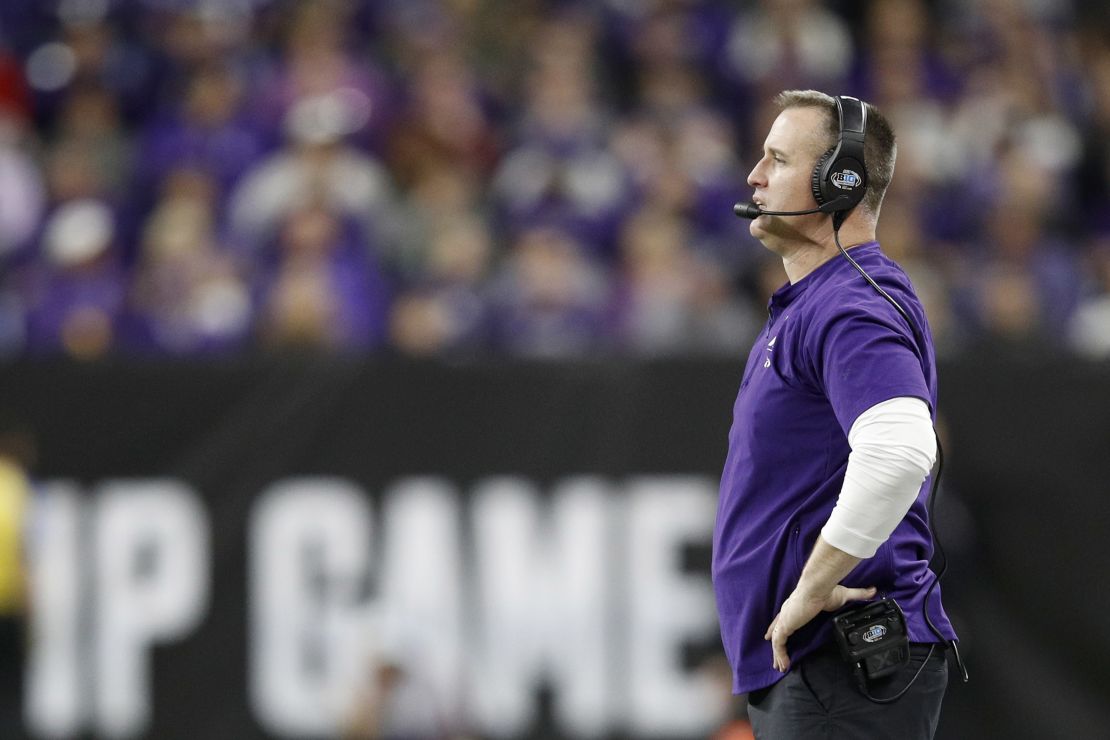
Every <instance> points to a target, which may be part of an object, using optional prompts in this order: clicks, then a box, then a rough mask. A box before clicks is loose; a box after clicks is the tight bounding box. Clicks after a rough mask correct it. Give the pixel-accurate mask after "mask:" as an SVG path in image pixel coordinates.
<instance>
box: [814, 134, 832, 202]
mask: <svg viewBox="0 0 1110 740" xmlns="http://www.w3.org/2000/svg"><path fill="white" fill-rule="evenodd" d="M835 151H836V147H833V148H831V149H829V150H828V151H827V152H825V153H824V154H822V155H821V156H820V157H818V159H817V164H815V165H813V176H812V177H811V178H810V188H811V189H812V190H813V199H814V200H815V201H817V205H819V206H823V205H825V200H826V199H825V193H824V189H823V188H822V187H821V173H822V171H823V170H824V169H825V163H826V162H828V161H829V157H831V156H832V155H833V152H835Z"/></svg>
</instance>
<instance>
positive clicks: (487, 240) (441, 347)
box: [390, 218, 493, 356]
mask: <svg viewBox="0 0 1110 740" xmlns="http://www.w3.org/2000/svg"><path fill="white" fill-rule="evenodd" d="M492 246H493V245H492V241H491V236H490V233H489V231H488V229H487V228H486V225H485V223H484V222H482V221H481V220H479V219H476V218H471V219H468V220H465V221H463V222H456V223H451V224H445V225H444V227H443V228H441V229H440V230H439V231H438V232H437V233H436V234H434V235H433V236H432V239H431V251H430V253H429V255H428V261H427V266H426V268H425V270H424V277H423V279H422V280H421V281H420V282H419V283H418V284H417V285H416V286H414V287H413V288H412V289H411V290H409V291H408V292H407V293H405V294H404V295H402V296H401V297H399V298H398V299H397V303H396V305H395V306H394V309H393V314H392V319H391V329H390V333H391V337H392V340H393V343H394V345H395V346H396V347H397V348H398V349H399V350H401V351H402V352H404V353H406V354H412V355H452V356H458V355H460V354H468V353H473V352H475V351H482V350H485V349H486V348H487V344H488V333H489V322H490V307H489V296H488V290H487V288H486V286H485V281H486V278H487V276H488V274H489V271H490V264H491V260H492V257H493V253H492Z"/></svg>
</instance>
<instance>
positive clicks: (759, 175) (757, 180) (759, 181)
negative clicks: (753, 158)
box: [748, 160, 765, 188]
mask: <svg viewBox="0 0 1110 740" xmlns="http://www.w3.org/2000/svg"><path fill="white" fill-rule="evenodd" d="M762 164H763V160H760V161H759V162H756V163H755V167H752V171H751V172H749V173H748V184H749V185H751V186H752V187H753V188H754V187H759V186H760V185H763V184H764V182H765V181H764V178H763V170H762V169H761V166H762Z"/></svg>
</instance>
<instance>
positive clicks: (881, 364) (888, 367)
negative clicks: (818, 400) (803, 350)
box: [816, 308, 932, 434]
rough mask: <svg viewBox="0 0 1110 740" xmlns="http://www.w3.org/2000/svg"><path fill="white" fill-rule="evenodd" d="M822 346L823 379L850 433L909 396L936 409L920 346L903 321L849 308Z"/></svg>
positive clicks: (843, 426) (836, 320)
mask: <svg viewBox="0 0 1110 740" xmlns="http://www.w3.org/2000/svg"><path fill="white" fill-rule="evenodd" d="M892 310H893V309H892ZM817 346H818V348H819V349H818V355H817V368H816V369H817V373H818V377H819V380H820V382H821V384H822V385H823V386H824V392H825V395H826V397H827V398H828V399H829V403H830V404H831V405H832V409H833V413H834V414H836V418H837V421H839V422H840V427H841V429H843V430H844V433H845V434H847V433H848V430H849V429H851V428H852V424H853V423H854V422H855V420H856V419H857V418H858V417H859V415H860V414H862V413H863V412H864V411H866V410H867V409H869V408H871V407H872V406H875V405H876V404H879V403H882V402H883V401H888V400H890V399H892V398H898V397H903V396H904V397H908V398H920V399H921V400H922V401H924V402H925V403H926V404H927V405H930V406H931V405H932V396H931V394H930V393H929V387H928V384H927V383H926V380H925V374H924V371H923V370H922V361H921V358H920V357H919V355H918V348H917V346H916V342H915V341H914V339H913V335H912V333H911V330H910V329H909V327H908V326H905V322H904V321H903V320H902V319H901V318H900V317H898V316H887V315H886V314H874V313H869V312H867V311H866V310H864V309H863V308H859V309H849V310H847V311H845V312H843V313H841V314H839V315H838V316H836V317H834V318H833V320H832V321H830V322H829V323H828V324H827V325H826V326H825V327H824V333H823V335H822V336H821V337H820V339H819V342H818V345H817Z"/></svg>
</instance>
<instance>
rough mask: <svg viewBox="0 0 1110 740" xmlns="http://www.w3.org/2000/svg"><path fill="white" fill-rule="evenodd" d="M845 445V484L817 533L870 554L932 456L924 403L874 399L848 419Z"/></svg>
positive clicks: (904, 507)
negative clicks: (851, 419) (850, 421)
mask: <svg viewBox="0 0 1110 740" xmlns="http://www.w3.org/2000/svg"><path fill="white" fill-rule="evenodd" d="M848 445H849V446H850V447H851V448H852V451H851V453H850V454H849V455H848V467H847V469H846V470H845V472H844V486H843V488H841V490H840V497H839V498H838V499H837V502H836V506H835V507H834V508H833V511H832V514H831V515H830V516H829V520H828V522H826V523H825V526H824V528H823V529H822V530H821V536H822V537H824V539H825V541H826V542H828V543H829V544H830V545H832V546H833V547H836V548H838V549H840V550H843V551H844V552H846V553H848V554H849V555H854V556H855V557H858V558H869V557H872V556H873V555H874V554H875V551H876V550H878V549H879V546H880V545H882V544H883V543H884V542H886V540H887V538H888V537H890V534H891V532H893V531H894V528H895V527H897V526H898V523H899V522H900V521H902V517H904V516H905V515H906V512H907V511H909V509H910V506H911V505H912V504H913V502H914V499H916V498H917V495H918V493H919V492H920V490H921V483H922V482H923V481H924V480H925V476H927V475H928V474H929V471H930V470H931V469H932V467H933V462H934V461H935V460H936V455H937V443H936V436H935V435H934V433H933V422H932V418H931V417H930V416H929V407H928V406H927V405H926V404H925V402H924V401H922V400H921V399H920V398H910V397H900V398H892V399H890V400H889V401H883V402H882V403H879V404H876V405H874V406H872V407H871V408H869V409H867V411H864V412H863V413H862V414H860V415H859V417H858V418H857V419H856V421H855V423H853V424H852V428H851V430H849V432H848Z"/></svg>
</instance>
